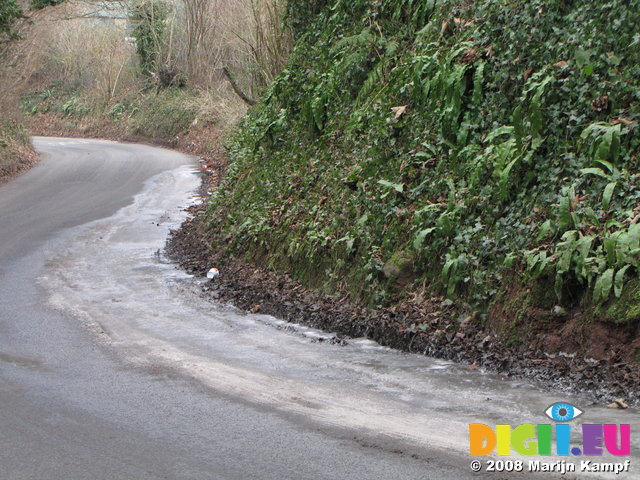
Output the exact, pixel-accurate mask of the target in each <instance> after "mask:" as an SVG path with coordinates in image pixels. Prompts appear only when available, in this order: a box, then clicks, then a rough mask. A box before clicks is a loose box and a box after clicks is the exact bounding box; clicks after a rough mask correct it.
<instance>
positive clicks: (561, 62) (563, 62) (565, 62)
mask: <svg viewBox="0 0 640 480" xmlns="http://www.w3.org/2000/svg"><path fill="white" fill-rule="evenodd" d="M553 66H554V67H558V68H564V67H568V66H569V62H567V61H566V60H560V61H559V62H557V63H554V64H553Z"/></svg>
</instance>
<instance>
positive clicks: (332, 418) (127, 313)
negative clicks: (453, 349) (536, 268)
mask: <svg viewBox="0 0 640 480" xmlns="http://www.w3.org/2000/svg"><path fill="white" fill-rule="evenodd" d="M34 143H35V146H36V148H37V149H38V150H39V151H40V152H41V153H42V162H41V163H40V165H39V166H37V167H36V168H34V169H33V170H31V171H29V172H27V173H26V174H24V175H22V176H21V177H19V178H18V179H16V180H14V181H13V182H11V183H9V184H6V185H3V186H1V187H0V225H1V226H2V227H1V228H0V478H1V479H3V480H4V479H16V480H18V479H19V480H23V479H70V480H72V479H105V480H106V479H128V480H133V479H243V480H245V479H260V480H266V479H336V480H337V479H340V480H342V479H345V480H346V479H403V480H404V479H431V478H433V479H456V478H471V477H472V474H471V471H470V469H469V463H470V460H471V458H470V457H469V456H468V455H467V454H466V450H467V448H468V447H467V441H468V440H467V438H466V429H467V425H468V424H469V423H489V424H496V423H511V424H519V423H546V422H545V419H544V417H543V416H542V415H541V413H542V412H543V411H544V409H545V408H546V407H547V406H548V405H550V404H551V403H553V402H555V401H558V400H559V398H558V395H553V394H550V393H545V392H541V391H539V390H536V389H535V388H534V387H532V386H530V385H526V384H524V383H522V382H520V383H517V382H511V381H507V380H505V379H502V378H500V377H495V376H491V375H486V374H483V373H481V372H470V371H469V370H468V369H465V368H464V367H463V366H456V365H454V364H451V363H448V362H440V361H437V360H433V359H429V358H425V357H421V356H414V355H406V354H402V353H398V352H394V351H391V350H388V349H385V348H382V347H380V346H378V345H376V344H374V343H372V342H368V341H366V340H359V339H355V340H350V341H349V342H348V343H347V345H340V344H334V343H332V342H331V341H330V340H331V338H332V335H331V334H328V333H325V332H320V331H316V330H312V329H308V328H304V327H301V326H298V325H289V324H285V323H283V322H279V321H277V320H275V319H273V318H270V317H266V316H260V315H245V314H242V313H241V312H237V311H235V310H234V309H232V308H228V307H224V306H219V305H211V304H208V303H206V302H204V301H203V300H201V299H200V298H199V296H198V294H197V292H198V288H199V285H198V283H199V282H202V281H203V280H202V279H194V278H192V277H190V276H188V275H186V274H184V273H182V272H180V271H179V270H177V269H176V268H175V267H174V266H173V265H171V264H169V263H168V262H167V261H166V260H164V258H163V257H162V256H161V255H160V254H159V250H160V249H161V248H162V246H163V244H164V239H165V238H166V235H167V232H168V230H169V229H170V228H175V227H176V226H177V225H178V224H179V223H180V221H181V220H182V219H183V218H184V217H183V215H184V214H183V213H182V209H183V208H184V207H185V206H187V205H188V204H189V202H191V201H193V193H192V192H194V191H195V190H196V187H197V185H198V181H199V180H198V177H197V175H196V174H195V168H194V167H193V160H192V159H190V158H188V157H186V156H183V155H181V154H179V153H176V152H172V151H168V150H163V149H158V148H153V147H148V146H143V145H127V144H119V143H114V142H107V141H89V140H78V139H57V138H37V139H35V141H34ZM223 274H224V272H223ZM321 340H326V341H321ZM561 399H562V400H570V401H573V402H574V403H578V404H581V403H580V402H581V401H582V402H583V403H582V405H584V400H581V399H575V398H574V399H571V398H568V399H567V398H566V397H565V396H562V397H561ZM585 417H587V419H589V418H591V419H592V420H593V421H594V423H595V422H598V423H601V422H605V423H623V422H624V423H632V424H634V425H635V426H638V425H639V422H638V415H637V414H635V413H632V412H612V411H609V410H606V409H601V408H594V407H591V408H589V409H588V411H587V413H586V414H585ZM636 431H637V430H636ZM637 442H638V439H637V438H634V454H635V453H636V452H637V449H638V443H637ZM481 476H483V477H484V476H488V474H485V475H481ZM511 477H512V475H502V476H498V477H496V478H511ZM545 478H549V477H548V476H547V477H545ZM589 478H597V477H595V476H593V475H592V476H589ZM616 478H625V477H624V476H622V477H616ZM629 478H631V477H629Z"/></svg>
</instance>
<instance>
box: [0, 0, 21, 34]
mask: <svg viewBox="0 0 640 480" xmlns="http://www.w3.org/2000/svg"><path fill="white" fill-rule="evenodd" d="M20 15H22V10H20V7H19V6H18V4H17V3H16V0H2V2H0V43H1V42H2V41H3V40H4V39H5V38H7V37H9V38H10V37H12V36H13V35H12V34H11V27H12V26H13V23H14V22H15V21H16V20H17V19H18V18H19V17H20Z"/></svg>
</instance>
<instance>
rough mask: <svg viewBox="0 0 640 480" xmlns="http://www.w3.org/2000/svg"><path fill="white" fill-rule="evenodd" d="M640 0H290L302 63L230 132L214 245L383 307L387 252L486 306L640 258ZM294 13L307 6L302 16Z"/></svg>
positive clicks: (574, 288)
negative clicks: (519, 287) (638, 243)
mask: <svg viewBox="0 0 640 480" xmlns="http://www.w3.org/2000/svg"><path fill="white" fill-rule="evenodd" d="M638 6H640V5H639V4H638V2H637V1H635V0H634V2H631V3H629V2H626V1H622V0H612V1H607V2H604V1H601V0H600V1H597V0H589V1H587V2H577V3H576V2H560V1H552V2H549V1H541V0H537V1H532V2H491V1H479V2H466V1H462V0H459V1H454V0H451V1H435V0H433V1H418V0H376V1H373V2H372V1H365V0H356V1H353V0H351V1H346V0H335V1H332V2H329V3H327V4H325V3H324V2H312V1H310V0H295V1H291V2H290V10H289V17H288V18H289V23H290V25H291V26H292V28H293V29H294V31H295V32H296V35H297V37H298V41H297V45H296V47H295V48H294V51H293V54H292V56H291V58H290V61H289V64H288V65H287V68H286V69H285V70H284V71H283V72H282V74H281V75H280V76H279V77H278V78H277V79H276V81H275V82H274V83H273V84H272V85H271V86H270V87H269V89H268V90H267V92H266V95H265V97H264V98H263V100H262V102H261V104H260V105H259V106H257V107H256V108H255V109H253V110H252V112H251V114H250V115H249V117H248V118H246V119H245V122H244V125H243V128H241V129H240V130H239V132H238V134H237V136H236V137H235V139H234V140H233V141H232V143H231V146H230V156H231V159H232V164H231V166H230V168H229V174H228V177H227V179H226V181H225V183H224V184H223V186H222V187H221V189H220V191H219V192H218V193H217V194H216V196H215V198H214V199H213V201H212V203H211V205H210V209H209V217H210V219H211V225H212V228H213V229H214V230H215V232H217V236H216V238H217V239H218V240H217V242H218V245H217V246H218V247H219V248H222V249H228V250H230V251H232V252H235V253H244V254H246V255H249V256H255V257H256V258H261V259H266V261H267V262H268V264H269V265H273V266H275V267H277V268H279V269H281V270H284V271H290V272H292V273H293V274H294V275H296V276H298V278H301V279H303V280H305V281H307V282H308V283H313V284H316V285H318V284H320V285H321V286H326V288H327V290H330V289H332V288H335V287H336V286H342V287H344V288H349V289H350V290H351V292H352V293H353V294H354V296H356V297H359V298H363V299H365V300H368V301H369V302H370V303H371V304H372V305H377V304H379V303H381V302H384V301H385V299H388V298H389V296H390V295H391V293H392V292H393V288H394V287H393V285H390V283H389V280H388V279H387V278H385V276H384V275H383V274H382V266H383V265H385V264H386V262H387V261H388V260H389V259H390V258H391V257H392V256H393V255H394V254H395V252H398V251H404V252H410V253H411V257H412V262H413V266H412V271H413V274H414V276H415V281H416V282H417V283H416V284H418V283H419V284H422V282H424V281H427V282H429V283H431V285H433V286H434V287H436V288H440V289H441V291H442V292H445V293H446V294H447V295H448V296H450V297H452V296H455V295H463V296H465V297H466V298H467V299H468V301H469V302H471V303H477V304H483V303H486V302H488V301H490V300H491V298H492V296H493V295H494V293H495V292H496V290H497V289H499V288H500V285H501V280H502V273H503V271H504V268H508V269H511V270H514V269H518V268H521V267H522V270H523V271H524V273H525V276H523V277H522V278H523V279H529V280H531V279H533V278H536V277H539V276H541V275H545V277H548V278H551V279H552V280H553V282H554V287H555V291H556V293H557V296H558V297H560V299H561V300H562V301H567V302H568V301H573V300H574V299H575V298H576V297H577V296H579V295H580V294H581V292H583V291H585V290H586V289H587V288H590V289H591V290H592V291H593V299H594V300H595V302H596V303H597V302H603V301H605V300H606V299H607V298H608V297H610V296H619V295H621V294H622V292H623V291H624V283H625V281H627V280H628V279H629V278H631V277H632V275H635V274H636V273H637V270H638V268H637V267H638V266H637V252H635V250H634V248H635V243H633V240H632V239H633V238H634V235H636V232H635V230H634V228H635V227H633V225H634V224H635V223H633V222H634V221H638V219H640V217H638V218H636V219H635V220H634V218H635V217H636V216H637V215H638V212H634V208H635V207H636V206H637V204H638V200H640V190H639V189H638V183H639V178H638V177H637V176H634V175H633V174H632V173H631V172H635V171H637V170H638V168H639V167H640V165H639V162H638V147H639V145H640V136H638V135H637V128H638V127H637V125H638V120H639V119H640V108H639V107H640V90H638V85H637V80H636V79H637V78H638V74H640V70H639V67H638V65H640V49H638V43H640V36H639V35H638V33H637V31H636V30H635V26H636V25H638V24H639V23H640V9H639V8H637V7H638ZM297 12H299V13H300V15H298V16H296V13H297Z"/></svg>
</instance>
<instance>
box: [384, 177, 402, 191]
mask: <svg viewBox="0 0 640 480" xmlns="http://www.w3.org/2000/svg"><path fill="white" fill-rule="evenodd" d="M378 183H379V184H380V185H382V186H384V187H388V188H393V189H394V190H395V191H396V192H398V193H402V192H404V183H393V182H389V181H387V180H378Z"/></svg>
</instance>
